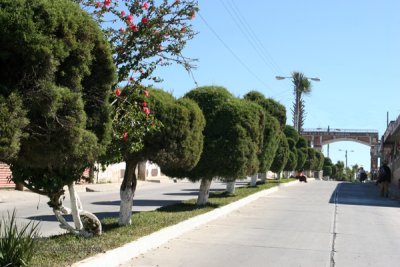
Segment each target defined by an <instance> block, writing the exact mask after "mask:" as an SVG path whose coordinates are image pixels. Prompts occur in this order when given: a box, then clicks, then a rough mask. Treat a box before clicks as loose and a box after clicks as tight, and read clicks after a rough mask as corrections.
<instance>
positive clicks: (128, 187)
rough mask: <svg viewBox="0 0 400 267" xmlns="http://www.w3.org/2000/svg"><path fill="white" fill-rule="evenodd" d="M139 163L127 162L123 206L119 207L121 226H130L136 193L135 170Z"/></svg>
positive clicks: (122, 186)
mask: <svg viewBox="0 0 400 267" xmlns="http://www.w3.org/2000/svg"><path fill="white" fill-rule="evenodd" d="M137 164H138V161H135V160H131V159H130V160H126V169H125V174H124V180H123V181H122V184H121V189H120V197H121V204H120V207H119V220H118V224H119V225H130V224H131V217H132V204H133V203H132V202H133V197H134V195H135V191H136V184H137V178H136V174H135V168H136V165H137Z"/></svg>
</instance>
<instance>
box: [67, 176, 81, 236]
mask: <svg viewBox="0 0 400 267" xmlns="http://www.w3.org/2000/svg"><path fill="white" fill-rule="evenodd" d="M68 191H69V197H70V201H71V215H72V219H73V221H74V224H75V229H76V230H78V231H80V230H82V228H83V224H82V221H81V217H80V216H79V210H80V209H82V204H81V201H80V200H79V199H78V195H77V194H76V191H75V187H74V183H72V184H70V185H68Z"/></svg>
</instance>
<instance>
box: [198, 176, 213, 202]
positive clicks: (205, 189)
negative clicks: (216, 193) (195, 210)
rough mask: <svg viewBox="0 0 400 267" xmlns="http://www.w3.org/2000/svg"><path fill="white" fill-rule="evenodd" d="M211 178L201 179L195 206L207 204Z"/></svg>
mask: <svg viewBox="0 0 400 267" xmlns="http://www.w3.org/2000/svg"><path fill="white" fill-rule="evenodd" d="M210 187H211V180H209V179H201V184H200V190H199V196H198V197H197V206H204V205H206V204H207V201H208V197H209V195H210Z"/></svg>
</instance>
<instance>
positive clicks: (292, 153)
mask: <svg viewBox="0 0 400 267" xmlns="http://www.w3.org/2000/svg"><path fill="white" fill-rule="evenodd" d="M287 141H288V145H289V157H288V161H287V163H286V166H285V168H284V171H287V172H291V171H294V170H295V169H296V167H297V149H296V142H295V141H294V140H293V139H292V138H287Z"/></svg>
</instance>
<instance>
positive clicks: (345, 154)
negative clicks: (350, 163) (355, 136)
mask: <svg viewBox="0 0 400 267" xmlns="http://www.w3.org/2000/svg"><path fill="white" fill-rule="evenodd" d="M339 151H345V153H344V158H345V159H346V169H347V149H345V150H343V149H339ZM349 152H354V150H349Z"/></svg>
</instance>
